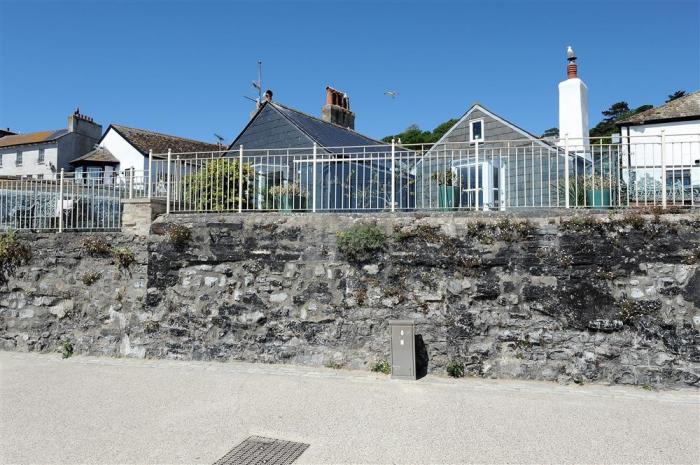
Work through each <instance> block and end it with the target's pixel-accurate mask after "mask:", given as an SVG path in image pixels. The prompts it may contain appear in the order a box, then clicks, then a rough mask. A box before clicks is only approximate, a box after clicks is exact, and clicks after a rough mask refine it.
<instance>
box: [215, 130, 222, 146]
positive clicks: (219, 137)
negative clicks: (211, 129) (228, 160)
mask: <svg viewBox="0 0 700 465" xmlns="http://www.w3.org/2000/svg"><path fill="white" fill-rule="evenodd" d="M214 137H216V140H217V141H218V144H219V145H221V146H223V145H224V136H220V135H218V134H217V133H214Z"/></svg>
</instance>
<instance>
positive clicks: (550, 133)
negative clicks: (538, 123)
mask: <svg viewBox="0 0 700 465" xmlns="http://www.w3.org/2000/svg"><path fill="white" fill-rule="evenodd" d="M549 137H559V128H549V129H547V130H546V131H544V133H543V134H542V138H543V139H545V138H549Z"/></svg>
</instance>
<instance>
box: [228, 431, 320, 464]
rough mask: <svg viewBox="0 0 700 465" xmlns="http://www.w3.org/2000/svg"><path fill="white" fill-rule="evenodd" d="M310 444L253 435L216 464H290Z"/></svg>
mask: <svg viewBox="0 0 700 465" xmlns="http://www.w3.org/2000/svg"><path fill="white" fill-rule="evenodd" d="M307 447H309V445H308V444H304V443H302V442H291V441H282V440H281V439H271V438H264V437H261V436H251V437H249V438H248V439H246V440H245V441H243V442H242V443H240V444H238V445H237V446H236V447H234V448H233V449H231V451H230V452H229V453H228V454H226V455H224V456H223V457H221V458H220V459H219V460H218V461H217V462H216V463H215V464H214V465H258V464H266V465H288V464H290V463H293V462H294V461H295V460H296V459H298V458H299V456H300V455H301V454H303V453H304V451H305V450H306V448H307Z"/></svg>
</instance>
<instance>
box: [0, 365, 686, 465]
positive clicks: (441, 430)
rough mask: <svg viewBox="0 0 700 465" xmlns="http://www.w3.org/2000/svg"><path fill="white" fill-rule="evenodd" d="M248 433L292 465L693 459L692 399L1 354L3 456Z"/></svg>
mask: <svg viewBox="0 0 700 465" xmlns="http://www.w3.org/2000/svg"><path fill="white" fill-rule="evenodd" d="M253 434H255V435H260V436H268V437H273V438H279V439H286V440H292V441H300V442H305V443H309V444H310V445H311V446H310V447H309V448H308V449H307V450H306V452H304V454H303V455H302V456H301V457H300V459H299V460H298V461H297V462H296V463H417V462H421V463H540V464H543V463H700V396H699V393H698V391H697V390H684V391H674V392H647V391H644V390H642V389H639V388H623V387H607V386H593V385H586V386H560V385H557V384H553V383H541V382H523V381H491V380H477V379H461V380H452V379H447V378H440V377H430V376H429V377H427V378H424V379H422V380H420V381H417V382H409V381H395V380H390V379H389V378H388V377H386V376H383V375H376V374H372V373H363V372H352V371H345V370H331V369H320V368H319V369H314V368H307V367H293V366H280V365H253V364H247V363H216V362H179V361H160V360H158V361H156V360H133V359H110V358H94V357H73V358H70V359H67V360H62V359H61V358H60V356H59V355H39V354H20V353H10V352H0V462H2V463H71V464H72V463H169V464H170V463H178V464H180V463H206V464H211V463H213V462H214V461H216V460H217V459H218V458H220V457H221V456H223V455H224V454H225V453H226V452H227V451H228V450H230V449H231V448H232V447H233V446H235V445H236V444H238V443H239V442H240V441H242V440H243V439H245V438H246V437H248V436H250V435H253Z"/></svg>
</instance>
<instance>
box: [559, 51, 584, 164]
mask: <svg viewBox="0 0 700 465" xmlns="http://www.w3.org/2000/svg"><path fill="white" fill-rule="evenodd" d="M566 59H567V61H568V64H567V66H566V80H565V81H562V82H560V83H559V138H560V139H561V142H560V145H561V146H563V145H564V139H565V137H567V136H568V139H569V147H570V150H571V151H574V152H583V151H586V152H588V151H589V139H588V87H586V84H584V82H583V81H582V80H581V79H579V77H578V67H577V65H576V55H575V54H574V50H573V49H572V48H571V46H569V47H568V48H567V49H566Z"/></svg>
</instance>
